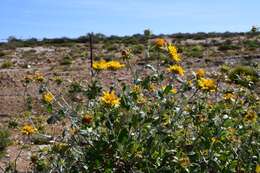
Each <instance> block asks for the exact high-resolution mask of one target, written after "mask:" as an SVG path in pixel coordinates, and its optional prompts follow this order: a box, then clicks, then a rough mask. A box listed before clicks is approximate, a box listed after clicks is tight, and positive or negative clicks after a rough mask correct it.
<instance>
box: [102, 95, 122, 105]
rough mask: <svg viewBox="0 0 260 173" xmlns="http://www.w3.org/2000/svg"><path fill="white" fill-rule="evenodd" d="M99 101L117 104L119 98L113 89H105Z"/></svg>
mask: <svg viewBox="0 0 260 173" xmlns="http://www.w3.org/2000/svg"><path fill="white" fill-rule="evenodd" d="M101 101H102V102H103V103H104V104H106V105H108V106H118V105H119V104H120V98H118V97H117V95H116V94H115V91H111V92H109V91H105V92H103V95H102V97H101Z"/></svg>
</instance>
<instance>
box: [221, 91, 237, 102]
mask: <svg viewBox="0 0 260 173" xmlns="http://www.w3.org/2000/svg"><path fill="white" fill-rule="evenodd" d="M223 97H224V100H227V101H232V100H234V99H236V96H235V95H234V94H233V93H231V92H228V93H225V94H224V96H223Z"/></svg>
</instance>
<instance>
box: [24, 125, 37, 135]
mask: <svg viewBox="0 0 260 173" xmlns="http://www.w3.org/2000/svg"><path fill="white" fill-rule="evenodd" d="M21 132H22V134H24V135H32V134H34V133H36V132H37V129H36V128H34V127H33V126H32V125H24V126H23V127H22V129H21Z"/></svg>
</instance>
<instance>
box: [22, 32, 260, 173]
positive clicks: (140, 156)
mask: <svg viewBox="0 0 260 173" xmlns="http://www.w3.org/2000/svg"><path fill="white" fill-rule="evenodd" d="M201 36H202V37H203V36H204V35H203V34H202V35H201ZM138 37H139V36H138ZM140 37H141V36H140ZM115 39H116V38H115ZM148 48H149V49H148V51H149V52H150V53H152V55H153V56H155V57H156V55H157V56H160V57H163V58H167V59H168V60H167V61H165V62H167V63H165V62H164V64H165V65H163V63H162V62H161V59H160V58H157V64H156V65H155V66H153V65H150V64H147V65H146V66H144V71H147V73H144V74H137V73H135V71H134V70H133V67H134V66H135V64H131V61H130V59H131V58H132V57H133V56H134V54H133V51H131V50H123V51H122V53H121V54H122V60H121V61H120V62H119V61H115V60H113V61H105V60H102V59H101V60H99V61H95V62H94V64H93V70H94V72H93V76H92V81H90V82H89V84H88V85H82V84H81V83H80V82H79V83H71V84H69V85H67V86H65V87H58V86H57V88H59V89H58V91H57V90H56V91H53V90H52V89H51V87H49V85H48V84H49V82H50V81H49V80H48V79H45V78H44V77H43V76H41V75H39V74H37V75H35V76H28V77H26V80H25V83H26V85H30V83H31V82H33V81H37V82H38V84H39V85H40V90H39V91H40V94H41V95H42V104H43V106H44V107H45V109H46V112H48V114H49V117H48V120H47V122H48V123H49V124H56V123H58V122H60V121H62V120H67V122H68V123H67V125H66V124H63V131H62V133H61V134H60V136H58V137H56V138H55V141H54V142H53V143H52V144H49V145H47V146H46V147H45V148H42V149H41V150H40V151H39V152H37V153H35V154H34V155H33V156H32V158H31V159H32V165H33V169H34V170H35V172H254V171H256V172H259V169H260V166H259V163H260V157H259V145H260V143H259V118H258V115H259V108H260V102H259V96H258V95H257V94H255V92H254V91H255V89H256V88H257V85H255V83H256V82H257V81H256V80H255V77H256V75H257V74H256V73H255V71H253V70H252V69H249V68H248V67H235V68H234V69H233V70H232V71H231V72H229V70H228V68H227V67H226V66H223V67H222V70H221V71H220V72H207V71H205V70H204V69H197V70H196V71H194V72H191V73H189V72H187V71H186V70H185V69H184V68H183V66H182V63H181V62H182V57H181V54H180V52H179V51H178V49H177V47H176V46H174V45H172V44H170V43H168V42H167V41H166V40H164V39H156V40H155V41H154V42H153V43H151V44H150V45H148ZM196 51H197V50H196ZM122 68H127V69H128V70H129V73H131V74H132V76H131V82H129V83H125V82H121V81H120V80H117V79H114V81H113V84H112V85H111V86H104V85H102V81H103V80H104V79H102V78H101V73H109V72H110V71H117V70H119V72H120V70H121V69H122ZM159 69H161V70H159ZM257 70H259V69H257ZM243 74H245V76H249V77H245V78H237V77H238V76H241V75H243ZM238 79H239V80H238ZM245 79H246V81H247V82H245V83H244V82H241V81H245ZM239 81H240V82H239ZM59 85H62V81H61V82H60V83H59ZM64 85H66V84H64ZM61 88H63V89H61ZM78 95H80V96H81V97H77V96H78ZM35 127H36V126H35V125H34V124H31V125H28V124H26V125H25V126H24V127H23V128H22V133H23V134H24V135H27V136H31V135H32V134H35V133H39V131H38V130H37V129H36V128H35Z"/></svg>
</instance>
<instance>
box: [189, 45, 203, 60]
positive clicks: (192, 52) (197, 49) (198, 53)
mask: <svg viewBox="0 0 260 173" xmlns="http://www.w3.org/2000/svg"><path fill="white" fill-rule="evenodd" d="M184 53H185V54H186V56H187V57H198V58H202V57H203V53H204V48H203V47H202V46H199V45H197V46H193V47H191V48H186V49H185V48H184Z"/></svg>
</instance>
